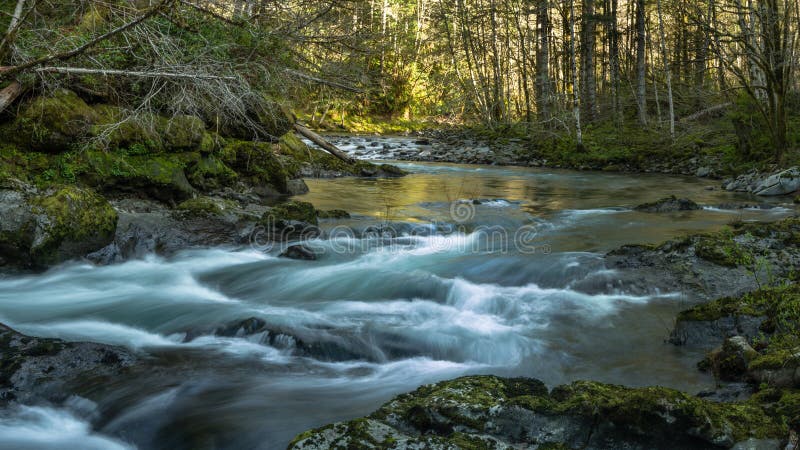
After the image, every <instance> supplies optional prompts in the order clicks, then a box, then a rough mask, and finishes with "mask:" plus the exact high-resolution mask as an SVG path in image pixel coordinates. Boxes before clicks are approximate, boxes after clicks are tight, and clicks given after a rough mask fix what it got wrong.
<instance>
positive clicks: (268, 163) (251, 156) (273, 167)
mask: <svg viewBox="0 0 800 450" xmlns="http://www.w3.org/2000/svg"><path fill="white" fill-rule="evenodd" d="M221 159H222V161H223V162H224V163H225V164H226V165H227V166H229V167H231V168H232V169H233V170H235V171H236V172H237V173H239V174H240V175H241V176H243V177H244V178H247V179H248V180H249V181H250V182H251V183H253V184H256V185H259V184H260V185H263V184H266V185H269V186H272V187H274V188H275V189H276V190H277V191H278V192H281V193H284V192H286V189H287V183H288V179H289V174H288V173H287V170H286V169H285V168H284V166H283V164H281V161H280V160H279V159H278V157H277V156H276V155H275V153H274V152H273V151H272V146H271V145H270V144H267V143H261V142H249V141H233V142H230V143H228V144H227V145H226V146H225V148H223V149H222V151H221Z"/></svg>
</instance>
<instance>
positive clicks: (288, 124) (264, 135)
mask: <svg viewBox="0 0 800 450" xmlns="http://www.w3.org/2000/svg"><path fill="white" fill-rule="evenodd" d="M244 102H245V107H246V111H245V115H246V116H247V120H248V121H249V122H250V123H246V122H245V121H243V120H238V121H235V122H233V121H226V120H225V118H222V117H211V118H208V119H209V123H213V124H218V130H219V133H220V134H221V135H222V136H223V137H226V138H232V139H242V140H268V141H277V140H278V139H279V138H280V137H281V136H283V135H284V134H286V133H288V132H290V131H291V130H292V129H293V128H294V123H295V119H294V117H293V116H292V114H291V112H290V111H289V110H288V109H287V108H286V107H284V106H283V105H281V104H280V103H278V102H275V101H273V100H270V99H268V98H264V97H261V98H259V97H255V96H253V97H251V98H248V99H245V100H244ZM254 125H255V126H254Z"/></svg>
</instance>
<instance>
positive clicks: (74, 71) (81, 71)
mask: <svg viewBox="0 0 800 450" xmlns="http://www.w3.org/2000/svg"><path fill="white" fill-rule="evenodd" d="M36 71H37V72H50V73H63V74H69V75H102V76H121V77H138V78H178V79H190V80H223V81H236V77H233V76H219V75H206V74H197V73H181V72H148V71H141V70H116V69H88V68H83V67H40V68H38V69H36Z"/></svg>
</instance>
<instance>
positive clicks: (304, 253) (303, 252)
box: [280, 245, 317, 261]
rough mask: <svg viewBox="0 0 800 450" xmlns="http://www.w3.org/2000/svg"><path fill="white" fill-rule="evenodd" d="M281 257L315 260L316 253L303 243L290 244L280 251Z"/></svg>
mask: <svg viewBox="0 0 800 450" xmlns="http://www.w3.org/2000/svg"><path fill="white" fill-rule="evenodd" d="M280 256H281V258H289V259H296V260H300V261H316V260H317V254H316V253H314V251H313V250H311V249H309V248H308V247H306V246H303V245H292V246H291V247H289V248H287V249H286V250H285V251H284V252H283V253H281V255H280Z"/></svg>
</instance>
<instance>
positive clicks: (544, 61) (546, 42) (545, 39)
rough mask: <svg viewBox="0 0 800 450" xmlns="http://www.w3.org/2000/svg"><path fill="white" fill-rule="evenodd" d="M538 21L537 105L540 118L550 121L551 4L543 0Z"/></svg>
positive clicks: (538, 11)
mask: <svg viewBox="0 0 800 450" xmlns="http://www.w3.org/2000/svg"><path fill="white" fill-rule="evenodd" d="M536 22H537V25H538V28H539V45H538V46H537V47H536V106H537V108H538V112H539V120H541V121H543V122H549V121H550V102H551V97H552V93H551V87H550V75H549V70H550V4H549V1H548V0H541V1H540V2H539V4H538V7H537V8H536Z"/></svg>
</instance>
